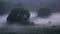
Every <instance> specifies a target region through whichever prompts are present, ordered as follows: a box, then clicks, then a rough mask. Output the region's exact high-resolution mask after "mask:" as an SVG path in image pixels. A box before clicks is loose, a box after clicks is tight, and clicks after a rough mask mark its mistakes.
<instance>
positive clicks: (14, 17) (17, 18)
mask: <svg viewBox="0 0 60 34" xmlns="http://www.w3.org/2000/svg"><path fill="white" fill-rule="evenodd" d="M29 17H30V13H29V11H28V9H21V8H16V9H13V10H12V11H11V12H10V14H9V16H8V17H7V21H8V23H10V24H12V23H15V22H17V23H20V24H30V22H29V21H28V19H29Z"/></svg>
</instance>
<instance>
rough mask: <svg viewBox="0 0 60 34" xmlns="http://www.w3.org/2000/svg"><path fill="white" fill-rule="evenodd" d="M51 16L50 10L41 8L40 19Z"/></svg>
mask: <svg viewBox="0 0 60 34" xmlns="http://www.w3.org/2000/svg"><path fill="white" fill-rule="evenodd" d="M50 15H51V11H50V9H48V8H40V9H39V11H38V16H39V17H48V16H50Z"/></svg>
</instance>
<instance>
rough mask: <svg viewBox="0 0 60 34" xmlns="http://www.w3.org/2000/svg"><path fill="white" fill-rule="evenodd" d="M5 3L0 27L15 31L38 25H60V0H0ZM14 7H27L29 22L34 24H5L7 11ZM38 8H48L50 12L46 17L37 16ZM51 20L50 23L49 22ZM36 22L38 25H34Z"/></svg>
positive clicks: (0, 18)
mask: <svg viewBox="0 0 60 34" xmlns="http://www.w3.org/2000/svg"><path fill="white" fill-rule="evenodd" d="M0 1H3V2H4V3H5V8H6V9H5V11H4V13H3V12H2V11H0V12H2V14H3V15H2V16H0V27H3V28H4V27H5V28H12V29H11V30H14V32H15V31H17V30H19V28H20V31H21V30H24V29H28V28H36V27H40V25H42V26H43V25H45V26H47V25H50V26H52V25H60V13H59V12H60V1H59V0H0ZM14 8H27V9H29V11H30V19H29V20H30V22H34V23H35V26H21V25H18V24H13V25H6V23H7V20H6V19H7V17H8V15H9V12H10V11H11V10H12V9H14ZM40 8H49V9H51V11H52V13H51V15H50V16H49V17H48V18H41V17H37V14H38V13H37V11H38V10H39V9H40ZM49 21H51V24H49ZM36 24H38V25H39V26H36Z"/></svg>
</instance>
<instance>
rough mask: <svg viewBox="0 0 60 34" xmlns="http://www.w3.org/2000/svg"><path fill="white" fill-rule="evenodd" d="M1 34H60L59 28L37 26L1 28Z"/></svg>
mask: <svg viewBox="0 0 60 34" xmlns="http://www.w3.org/2000/svg"><path fill="white" fill-rule="evenodd" d="M0 34H60V28H58V27H48V28H47V27H42V28H41V27H35V26H19V28H17V27H13V28H9V27H2V28H0Z"/></svg>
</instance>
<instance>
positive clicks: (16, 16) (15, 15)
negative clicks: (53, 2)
mask: <svg viewBox="0 0 60 34" xmlns="http://www.w3.org/2000/svg"><path fill="white" fill-rule="evenodd" d="M50 15H51V11H50V9H48V8H41V9H39V11H38V16H39V17H48V16H50ZM29 17H30V13H29V10H28V9H23V8H15V9H13V10H11V12H10V13H9V15H8V17H7V23H9V24H13V23H19V24H23V25H26V24H27V25H28V24H34V23H31V22H30V21H29Z"/></svg>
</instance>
